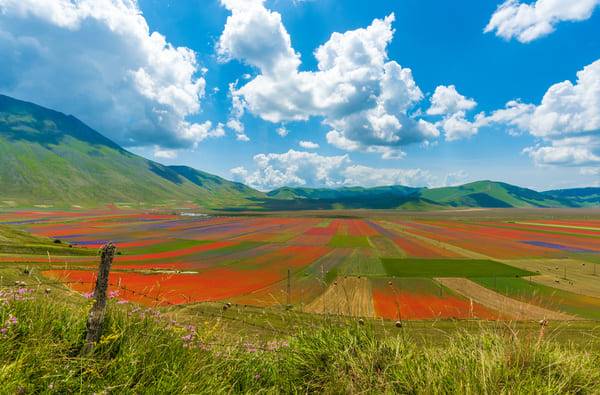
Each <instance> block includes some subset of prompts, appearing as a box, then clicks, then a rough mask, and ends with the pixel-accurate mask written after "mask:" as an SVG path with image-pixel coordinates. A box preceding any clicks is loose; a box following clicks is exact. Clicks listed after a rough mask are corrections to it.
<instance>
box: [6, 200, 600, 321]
mask: <svg viewBox="0 0 600 395" xmlns="http://www.w3.org/2000/svg"><path fill="white" fill-rule="evenodd" d="M289 214H290V215H287V213H284V214H282V213H278V214H272V215H263V216H256V215H250V214H249V215H239V216H230V215H212V216H195V215H180V214H179V213H178V212H176V211H173V212H139V211H126V210H116V209H106V210H96V211H82V210H73V211H63V212H61V211H48V210H41V211H7V212H3V213H0V226H8V228H4V227H2V228H0V264H1V265H2V267H3V268H15V267H18V268H33V269H35V271H36V272H37V273H41V275H42V277H40V279H39V281H40V282H62V283H65V284H67V285H68V286H69V287H70V288H71V289H73V290H75V291H78V292H81V293H87V292H90V291H91V290H92V287H93V282H94V279H95V271H96V267H97V257H96V256H95V255H94V251H95V250H97V249H98V248H99V247H100V246H102V245H103V244H105V243H106V242H108V241H112V242H114V243H115V244H116V245H117V246H118V251H119V255H118V256H117V257H116V259H115V262H114V266H113V268H112V273H111V277H110V283H111V290H113V291H117V292H118V295H119V296H118V297H119V298H120V299H123V300H128V301H134V302H139V303H142V304H145V305H152V306H156V305H159V306H166V305H187V304H193V303H200V302H230V303H232V304H237V305H249V306H258V307H266V306H287V305H289V308H291V309H293V310H296V311H298V312H316V313H321V314H334V315H351V316H362V317H372V318H386V319H391V320H422V319H511V320H538V319H542V318H548V319H552V320H581V319H588V320H597V319H600V212H599V211H593V210H588V211H581V210H580V211H568V210H480V211H476V212H475V211H465V212H460V211H447V212H439V213H421V214H411V213H395V212H386V211H382V212H370V211H352V212H305V213H298V212H296V213H289ZM2 229H4V232H5V233H6V232H8V230H7V229H10V231H11V232H15V229H20V230H22V231H27V232H31V233H32V234H33V235H36V236H41V237H46V238H49V239H50V240H51V241H52V242H50V243H47V244H43V245H36V244H35V243H34V242H33V241H31V240H29V241H28V240H27V236H26V235H27V234H26V233H19V235H20V236H19V237H22V238H23V240H22V242H21V243H19V246H15V245H14V244H15V243H13V245H12V247H9V246H8V243H7V240H8V239H10V237H7V236H4V239H3V236H2V233H1V230H2ZM14 234H15V233H13V236H14ZM13 238H14V237H13ZM54 241H55V242H54Z"/></svg>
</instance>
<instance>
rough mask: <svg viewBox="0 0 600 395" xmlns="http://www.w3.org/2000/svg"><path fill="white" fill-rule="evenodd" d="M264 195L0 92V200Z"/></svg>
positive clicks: (246, 200) (216, 201)
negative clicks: (133, 148)
mask: <svg viewBox="0 0 600 395" xmlns="http://www.w3.org/2000/svg"><path fill="white" fill-rule="evenodd" d="M262 196H263V194H262V193H260V192H258V191H255V190H253V189H251V188H248V187H243V186H240V185H239V184H235V183H232V182H230V181H226V180H224V179H222V178H220V177H217V176H212V175H209V174H206V173H202V172H196V171H194V170H193V169H189V168H184V167H168V166H164V165H161V164H159V163H156V162H153V161H150V160H147V159H144V158H142V157H140V156H137V155H135V154H133V153H131V152H128V151H126V150H124V149H123V148H121V147H119V146H118V145H117V144H115V143H114V142H112V141H110V140H109V139H107V138H106V137H104V136H102V135H101V134H99V133H98V132H96V131H94V130H93V129H91V128H89V127H88V126H86V125H85V124H84V123H82V122H81V121H79V120H78V119H76V118H75V117H73V116H67V115H65V114H62V113H60V112H56V111H52V110H48V109H46V108H43V107H40V106H37V105H35V104H31V103H27V102H23V101H19V100H16V99H12V98H10V97H7V96H2V95H0V204H2V203H4V205H39V204H49V205H56V206H68V205H81V206H97V205H101V204H107V203H114V202H122V203H128V204H137V203H141V202H143V203H146V204H178V203H185V202H193V203H196V204H199V205H200V206H204V207H226V206H238V205H249V204H254V203H253V201H252V200H250V199H256V198H260V197H262Z"/></svg>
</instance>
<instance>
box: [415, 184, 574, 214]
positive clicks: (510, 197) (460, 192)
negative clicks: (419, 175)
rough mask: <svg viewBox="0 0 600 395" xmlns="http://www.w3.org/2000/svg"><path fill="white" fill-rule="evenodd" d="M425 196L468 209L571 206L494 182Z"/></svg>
mask: <svg viewBox="0 0 600 395" xmlns="http://www.w3.org/2000/svg"><path fill="white" fill-rule="evenodd" d="M421 196H422V197H424V198H426V199H430V200H432V201H435V202H438V203H442V204H448V205H451V206H467V207H498V208H501V207H561V206H570V205H572V204H571V203H570V202H568V201H566V200H560V199H556V198H553V197H548V196H545V195H543V194H541V193H539V192H536V191H533V190H531V189H526V188H520V187H517V186H514V185H510V184H505V183H502V182H493V181H478V182H473V183H470V184H465V185H461V186H457V187H445V188H434V189H427V190H423V191H421Z"/></svg>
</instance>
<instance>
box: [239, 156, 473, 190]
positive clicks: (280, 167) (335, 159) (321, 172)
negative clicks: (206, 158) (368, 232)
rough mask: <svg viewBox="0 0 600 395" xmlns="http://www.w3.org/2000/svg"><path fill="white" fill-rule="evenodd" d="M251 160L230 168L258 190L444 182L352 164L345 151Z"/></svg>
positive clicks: (419, 174)
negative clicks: (248, 164)
mask: <svg viewBox="0 0 600 395" xmlns="http://www.w3.org/2000/svg"><path fill="white" fill-rule="evenodd" d="M254 162H255V166H256V168H255V170H252V171H249V170H247V169H246V168H244V167H236V168H234V169H231V171H230V172H231V174H232V176H233V177H234V178H235V179H236V180H238V181H241V182H244V183H246V184H248V185H250V186H252V187H254V188H257V189H260V190H272V189H275V188H280V187H283V186H302V187H328V188H337V187H344V186H364V187H374V186H385V185H407V186H435V185H442V184H443V183H444V182H445V181H443V180H442V181H441V182H440V179H438V177H436V176H434V175H432V174H431V173H430V172H428V171H426V170H421V169H394V168H379V169H378V168H373V167H369V166H363V165H357V164H353V163H352V161H351V160H350V158H349V157H348V155H340V156H322V155H319V154H316V153H313V152H303V151H295V150H290V151H288V152H285V153H281V154H274V153H271V154H260V155H256V156H255V157H254ZM461 175H462V174H461ZM448 177H450V179H451V180H454V179H455V178H452V177H454V176H450V175H449V176H448ZM448 177H446V180H447V179H448Z"/></svg>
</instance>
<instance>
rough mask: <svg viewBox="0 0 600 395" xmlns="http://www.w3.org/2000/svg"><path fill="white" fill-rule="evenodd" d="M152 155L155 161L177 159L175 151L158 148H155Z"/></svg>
mask: <svg viewBox="0 0 600 395" xmlns="http://www.w3.org/2000/svg"><path fill="white" fill-rule="evenodd" d="M153 155H154V157H155V158H156V159H175V158H177V151H176V150H168V149H162V148H160V147H159V146H155V147H154V152H153Z"/></svg>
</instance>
